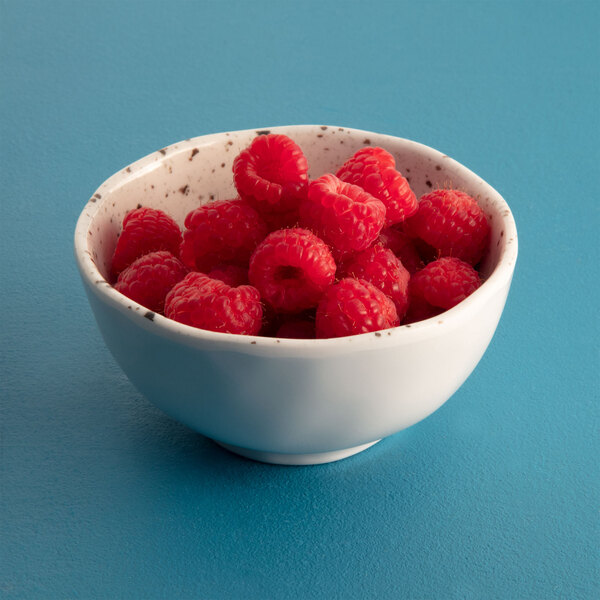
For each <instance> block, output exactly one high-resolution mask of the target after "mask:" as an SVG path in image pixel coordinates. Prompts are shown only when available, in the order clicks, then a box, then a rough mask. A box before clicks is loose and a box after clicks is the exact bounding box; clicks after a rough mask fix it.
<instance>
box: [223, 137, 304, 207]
mask: <svg viewBox="0 0 600 600" xmlns="http://www.w3.org/2000/svg"><path fill="white" fill-rule="evenodd" d="M233 182H234V184H235V187H236V189H237V191H238V193H239V195H240V196H241V197H242V198H244V199H246V200H248V202H250V203H251V204H252V205H253V206H254V207H255V208H256V210H258V211H259V212H265V213H289V212H290V211H294V210H297V208H298V205H299V203H300V201H301V200H302V199H303V198H304V197H305V196H306V188H307V185H308V162H307V161H306V157H305V156H304V154H303V152H302V150H301V149H300V146H298V145H297V144H296V143H295V142H294V141H292V140H291V139H290V138H289V137H287V136H285V135H275V134H268V135H259V136H258V137H256V138H254V140H253V141H252V143H251V144H250V146H249V147H248V148H246V149H245V150H243V151H242V152H241V153H240V154H239V155H238V156H237V157H236V158H235V160H234V161H233Z"/></svg>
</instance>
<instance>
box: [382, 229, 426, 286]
mask: <svg viewBox="0 0 600 600" xmlns="http://www.w3.org/2000/svg"><path fill="white" fill-rule="evenodd" d="M378 241H379V243H380V244H382V245H383V246H384V247H385V248H389V249H390V250H391V251H392V252H393V253H394V254H395V255H396V256H397V257H398V258H399V259H400V262H401V263H402V264H403V265H404V267H405V268H406V270H407V271H408V272H409V273H410V274H411V275H412V274H413V273H416V272H417V271H418V270H419V269H422V268H423V263H422V261H421V257H420V256H419V252H418V251H417V248H416V247H415V245H414V243H413V240H412V238H410V237H409V236H408V235H406V233H404V232H403V231H400V230H399V229H396V228H395V227H386V228H385V229H382V230H381V233H380V234H379V238H378Z"/></svg>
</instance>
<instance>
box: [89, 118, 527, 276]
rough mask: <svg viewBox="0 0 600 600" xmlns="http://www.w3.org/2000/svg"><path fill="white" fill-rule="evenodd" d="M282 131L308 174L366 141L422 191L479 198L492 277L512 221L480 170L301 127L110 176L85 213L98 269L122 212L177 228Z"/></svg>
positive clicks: (379, 141) (236, 136) (237, 136)
mask: <svg viewBox="0 0 600 600" xmlns="http://www.w3.org/2000/svg"><path fill="white" fill-rule="evenodd" d="M267 132H272V133H284V134H286V135H289V136H290V137H291V138H292V139H293V140H294V141H296V143H298V144H299V145H300V147H301V148H302V150H303V151H304V153H305V154H306V157H307V159H308V163H309V176H310V178H311V179H312V178H316V177H318V176H320V175H322V174H324V173H327V172H334V173H335V172H336V171H337V169H338V168H339V167H340V166H341V164H342V163H343V162H344V161H345V160H346V159H348V158H349V157H350V156H351V155H352V154H353V153H354V152H355V151H356V150H358V149H359V148H362V147H364V146H367V145H371V146H381V147H383V148H385V149H386V150H388V151H389V152H391V153H392V154H393V155H394V157H395V159H396V165H397V168H398V170H399V171H400V172H401V173H402V174H403V175H404V176H405V177H406V178H407V179H408V180H409V183H410V185H411V187H412V189H413V190H414V192H415V193H416V194H417V197H419V196H421V195H422V194H424V193H426V192H428V191H430V190H432V189H436V188H439V187H454V188H458V189H461V190H463V191H465V192H467V193H469V194H471V195H473V196H474V197H476V198H477V200H478V201H479V203H480V205H481V206H482V207H483V209H484V210H485V212H486V214H487V215H488V217H489V219H490V223H491V226H492V236H491V241H490V252H489V254H488V256H487V258H486V260H485V261H484V264H483V266H482V269H481V270H482V274H483V276H484V277H488V276H489V275H490V273H491V272H492V271H493V270H494V268H495V267H496V265H497V264H498V263H499V260H500V258H501V257H502V255H503V254H504V252H505V251H506V248H507V243H509V240H510V241H511V242H512V241H513V239H512V238H516V232H515V231H513V230H511V231H509V232H508V235H507V234H506V233H507V232H506V231H505V230H506V229H507V227H508V228H509V229H510V228H511V224H512V226H513V229H514V222H513V221H512V216H511V215H510V210H509V209H508V207H507V205H506V203H505V202H504V201H503V199H502V198H501V196H500V195H499V194H498V193H497V192H495V190H493V188H491V187H490V186H489V185H488V184H486V183H485V182H484V181H483V180H481V179H480V178H479V177H478V176H477V175H475V174H474V173H472V172H471V171H469V170H468V169H466V168H465V167H463V166H462V165H460V164H459V163H457V162H456V161H454V160H452V159H451V158H449V157H448V156H446V155H444V154H441V153H440V152H438V151H436V150H433V149H431V148H428V147H426V146H423V145H421V144H418V143H416V142H412V141H409V140H404V139H400V138H395V137H391V136H387V135H382V134H376V133H371V132H365V131H360V130H354V129H348V128H345V127H333V126H320V125H299V126H289V127H274V128H271V129H269V130H246V131H238V132H228V133H219V134H213V135H207V136H203V137H199V138H193V139H189V140H185V141H182V142H178V143H176V144H173V145H172V146H168V147H166V148H163V149H161V150H158V151H156V152H154V153H152V154H150V155H148V156H146V157H144V158H142V159H141V160H139V161H137V162H135V163H133V164H132V165H130V166H128V167H126V168H125V169H123V170H122V171H120V172H119V173H117V174H115V175H113V176H112V177H111V178H110V179H108V180H107V181H106V182H105V183H104V184H102V186H100V188H99V189H98V190H97V192H96V193H95V194H94V196H93V197H92V198H91V200H90V203H88V206H87V207H86V210H85V211H84V213H85V215H86V218H87V220H88V222H87V224H86V229H87V236H86V237H87V250H88V252H89V254H90V256H91V258H92V260H93V262H94V263H95V265H96V266H97V268H98V270H99V272H100V274H101V275H102V276H103V277H104V278H105V279H108V277H109V272H110V260H111V257H112V254H113V252H114V248H115V245H116V242H117V238H118V234H119V231H120V228H121V223H122V220H123V217H124V216H125V215H126V214H127V212H128V211H130V210H132V209H134V208H136V207H138V206H140V205H143V206H149V207H152V208H157V209H162V210H164V211H165V212H167V213H168V214H169V215H171V216H172V217H173V218H174V219H175V220H176V221H177V222H178V223H179V225H180V226H182V227H183V222H184V219H185V216H186V215H187V213H188V212H189V211H190V210H192V209H194V208H196V207H198V206H200V205H202V204H205V203H207V202H210V201H212V200H219V199H228V198H233V197H235V196H236V192H235V188H234V185H233V176H232V164H233V160H234V159H235V157H236V156H237V155H238V153H239V152H240V151H241V150H243V149H244V148H245V147H247V146H248V144H249V143H250V142H251V140H252V139H253V138H254V137H255V136H256V135H261V134H264V133H267Z"/></svg>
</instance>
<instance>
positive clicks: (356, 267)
mask: <svg viewBox="0 0 600 600" xmlns="http://www.w3.org/2000/svg"><path fill="white" fill-rule="evenodd" d="M340 276H341V277H355V278H357V279H364V280H365V281H368V282H369V283H372V284H373V285H374V286H375V287H376V288H377V289H380V290H381V291H382V292H383V293H384V294H385V295H386V296H388V297H389V298H391V299H392V301H393V303H394V305H395V306H396V312H397V313H398V318H399V319H402V317H403V316H404V313H405V312H406V309H407V308H408V280H409V279H410V274H409V272H408V271H407V270H406V269H405V268H404V267H403V265H402V263H401V262H400V260H398V258H396V256H395V255H394V253H393V252H392V251H391V250H388V249H387V248H384V247H383V246H381V245H380V244H376V245H375V246H371V247H370V248H367V250H363V251H362V252H359V253H358V254H355V255H354V256H353V257H352V258H351V259H350V260H349V261H348V262H346V263H344V265H342V267H341V268H340V269H338V277H340Z"/></svg>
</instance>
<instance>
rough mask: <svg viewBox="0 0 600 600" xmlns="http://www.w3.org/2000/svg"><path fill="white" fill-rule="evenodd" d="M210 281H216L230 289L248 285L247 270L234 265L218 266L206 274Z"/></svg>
mask: <svg viewBox="0 0 600 600" xmlns="http://www.w3.org/2000/svg"><path fill="white" fill-rule="evenodd" d="M208 276H209V277H210V278H211V279H218V280H219V281H222V282H223V283H226V284H227V285H228V286H230V287H238V286H240V285H248V269H245V268H244V267H238V266H236V265H219V266H218V267H215V268H214V269H212V270H211V271H209V272H208Z"/></svg>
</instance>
